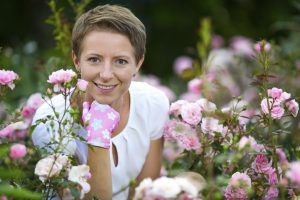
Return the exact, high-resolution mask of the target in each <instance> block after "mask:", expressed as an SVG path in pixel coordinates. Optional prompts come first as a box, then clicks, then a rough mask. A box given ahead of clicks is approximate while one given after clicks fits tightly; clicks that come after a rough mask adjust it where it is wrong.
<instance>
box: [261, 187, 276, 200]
mask: <svg viewBox="0 0 300 200" xmlns="http://www.w3.org/2000/svg"><path fill="white" fill-rule="evenodd" d="M278 194H279V190H278V189H277V188H276V187H270V188H269V189H268V192H267V194H265V195H264V196H263V200H273V199H277V197H278Z"/></svg>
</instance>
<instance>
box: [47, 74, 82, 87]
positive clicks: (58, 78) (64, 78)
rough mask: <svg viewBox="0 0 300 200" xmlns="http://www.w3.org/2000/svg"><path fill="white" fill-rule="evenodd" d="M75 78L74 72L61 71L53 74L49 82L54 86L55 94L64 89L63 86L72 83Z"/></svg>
mask: <svg viewBox="0 0 300 200" xmlns="http://www.w3.org/2000/svg"><path fill="white" fill-rule="evenodd" d="M74 77H76V73H75V72H74V71H73V70H71V69H67V70H64V69H60V70H58V71H55V72H52V74H51V75H50V76H49V79H48V81H47V82H48V83H51V84H53V85H54V88H53V90H54V92H59V91H61V90H62V89H63V87H62V84H64V83H69V82H71V81H72V79H73V78H74Z"/></svg>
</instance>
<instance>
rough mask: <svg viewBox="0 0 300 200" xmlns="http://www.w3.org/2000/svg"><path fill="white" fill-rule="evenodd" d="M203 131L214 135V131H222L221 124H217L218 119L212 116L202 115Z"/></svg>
mask: <svg viewBox="0 0 300 200" xmlns="http://www.w3.org/2000/svg"><path fill="white" fill-rule="evenodd" d="M201 130H202V131H203V133H207V134H210V135H212V136H214V132H220V133H222V130H223V125H221V124H219V120H218V119H215V118H213V117H204V118H203V119H202V123H201Z"/></svg>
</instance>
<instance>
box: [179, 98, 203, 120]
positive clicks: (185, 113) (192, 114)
mask: <svg viewBox="0 0 300 200" xmlns="http://www.w3.org/2000/svg"><path fill="white" fill-rule="evenodd" d="M181 117H182V119H183V121H185V122H186V123H188V124H190V125H197V124H199V122H200V121H201V118H202V113H201V108H200V106H199V105H198V104H197V103H186V104H183V105H182V107H181Z"/></svg>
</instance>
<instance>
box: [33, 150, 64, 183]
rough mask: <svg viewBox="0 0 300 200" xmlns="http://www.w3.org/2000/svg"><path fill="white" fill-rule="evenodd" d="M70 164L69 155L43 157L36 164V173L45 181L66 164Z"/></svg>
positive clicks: (56, 173)
mask: <svg viewBox="0 0 300 200" xmlns="http://www.w3.org/2000/svg"><path fill="white" fill-rule="evenodd" d="M67 164H68V157H67V156H65V155H50V156H48V157H46V158H43V159H41V160H40V161H39V162H38V163H37V164H36V166H35V170H34V173H35V174H36V175H38V176H39V179H40V180H41V181H42V182H44V181H45V180H47V179H48V178H51V177H53V176H55V175H58V174H59V173H60V171H61V170H62V169H63V167H64V166H66V165H67Z"/></svg>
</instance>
